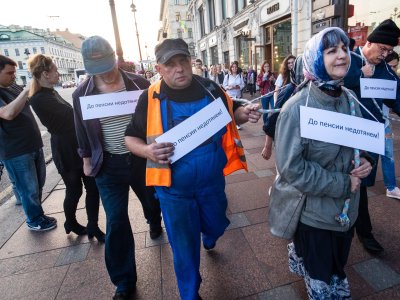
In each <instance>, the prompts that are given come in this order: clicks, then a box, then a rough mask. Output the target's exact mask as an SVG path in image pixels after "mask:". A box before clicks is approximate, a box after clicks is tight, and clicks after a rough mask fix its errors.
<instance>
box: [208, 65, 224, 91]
mask: <svg viewBox="0 0 400 300" xmlns="http://www.w3.org/2000/svg"><path fill="white" fill-rule="evenodd" d="M208 78H209V79H211V80H212V81H214V82H216V83H217V84H218V85H219V86H221V85H222V84H223V83H224V78H223V77H222V80H221V76H220V75H219V74H218V70H217V67H216V66H210V74H209V76H208Z"/></svg>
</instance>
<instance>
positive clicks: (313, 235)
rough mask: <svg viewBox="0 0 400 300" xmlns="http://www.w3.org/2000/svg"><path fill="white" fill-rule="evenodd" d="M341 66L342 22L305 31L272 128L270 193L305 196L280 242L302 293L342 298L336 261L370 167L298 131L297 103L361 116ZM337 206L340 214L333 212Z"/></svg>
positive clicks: (345, 56)
mask: <svg viewBox="0 0 400 300" xmlns="http://www.w3.org/2000/svg"><path fill="white" fill-rule="evenodd" d="M349 66H350V51H349V39H348V38H347V36H346V34H345V33H344V32H343V30H341V29H340V28H336V27H332V28H327V29H325V30H323V31H321V32H319V33H318V34H317V35H315V36H313V37H312V38H311V39H310V40H309V41H308V42H307V44H306V47H305V50H304V54H303V73H304V76H305V81H304V82H303V83H302V84H301V85H300V90H299V91H298V92H297V93H296V94H295V95H294V96H293V97H292V98H291V99H289V100H288V101H287V102H286V103H285V105H284V106H283V108H282V110H281V113H280V115H279V118H278V123H277V128H276V133H275V142H276V164H277V169H278V172H279V176H278V178H277V180H276V181H275V183H274V187H277V185H281V186H287V189H285V188H284V189H282V190H281V192H280V194H278V197H282V198H285V199H288V198H289V197H292V198H293V197H294V196H293V195H294V194H296V197H299V195H301V196H304V197H305V202H304V203H305V204H304V206H303V209H302V212H301V216H300V221H299V223H298V226H297V230H296V233H295V235H294V239H293V243H290V244H289V245H288V250H289V269H290V271H291V272H293V273H296V274H298V275H300V276H302V277H303V278H304V280H305V283H306V288H307V292H308V296H309V298H310V299H349V298H350V289H349V285H348V281H347V278H346V274H345V272H344V267H345V265H346V262H347V258H348V255H349V252H350V246H351V241H352V237H353V231H354V230H353V226H354V223H355V221H356V219H357V211H358V202H359V186H360V181H361V178H364V177H366V176H367V175H368V174H369V173H370V171H371V164H370V162H369V161H368V160H367V159H366V158H364V157H363V154H362V155H361V158H360V157H359V155H358V154H357V153H359V152H358V150H355V149H353V148H349V147H345V146H341V145H337V144H332V143H327V142H323V141H318V140H313V139H308V138H304V137H302V136H301V133H300V107H301V106H308V107H312V108H317V109H320V110H325V111H331V112H334V113H339V114H347V115H354V116H361V112H360V109H359V106H358V103H357V99H355V96H354V95H353V93H352V92H351V91H349V90H347V89H345V88H344V87H343V86H342V80H343V78H344V77H345V75H346V74H347V72H348V70H349ZM339 114H338V123H339V120H340V119H339ZM316 117H317V116H316ZM354 161H357V162H358V164H357V165H358V166H355V165H354ZM293 190H294V191H296V193H293ZM275 196H276V195H275ZM293 199H294V198H293ZM346 199H347V200H346ZM278 200H279V199H278ZM346 203H347V204H346ZM346 205H347V206H346ZM344 206H346V207H347V211H346V212H345V213H344V217H345V219H347V220H348V222H342V221H343V220H340V218H339V219H338V216H342V215H341V214H342V213H343V207H344Z"/></svg>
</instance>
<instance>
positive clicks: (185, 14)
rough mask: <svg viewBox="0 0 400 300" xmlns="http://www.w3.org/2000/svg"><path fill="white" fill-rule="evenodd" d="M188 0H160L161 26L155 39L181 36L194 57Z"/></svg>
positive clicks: (191, 17) (191, 18)
mask: <svg viewBox="0 0 400 300" xmlns="http://www.w3.org/2000/svg"><path fill="white" fill-rule="evenodd" d="M188 4H189V0H161V7H160V21H161V22H162V25H161V28H160V30H159V32H158V37H157V40H158V42H162V41H163V40H164V39H166V38H175V39H176V38H182V39H184V40H185V42H186V43H187V44H188V45H189V51H190V53H191V55H192V57H195V43H194V38H193V16H192V15H191V14H190V13H189V11H188Z"/></svg>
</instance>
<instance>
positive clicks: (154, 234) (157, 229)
mask: <svg viewBox="0 0 400 300" xmlns="http://www.w3.org/2000/svg"><path fill="white" fill-rule="evenodd" d="M162 232H163V229H162V227H161V224H159V225H150V238H151V239H152V240H154V239H156V238H158V237H159V236H160V235H161V233H162Z"/></svg>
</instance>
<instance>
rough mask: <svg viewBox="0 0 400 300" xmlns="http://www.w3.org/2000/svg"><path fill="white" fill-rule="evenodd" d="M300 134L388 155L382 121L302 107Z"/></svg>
mask: <svg viewBox="0 0 400 300" xmlns="http://www.w3.org/2000/svg"><path fill="white" fill-rule="evenodd" d="M300 134H301V137H304V138H308V139H313V140H317V141H322V142H327V143H332V144H337V145H342V146H347V147H351V148H357V149H362V150H366V151H369V152H374V153H378V154H381V155H384V154H385V128H384V124H383V123H379V122H375V121H371V120H367V119H363V118H359V117H355V116H349V115H345V114H341V113H335V112H332V111H326V110H322V109H317V108H312V107H306V106H300Z"/></svg>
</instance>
